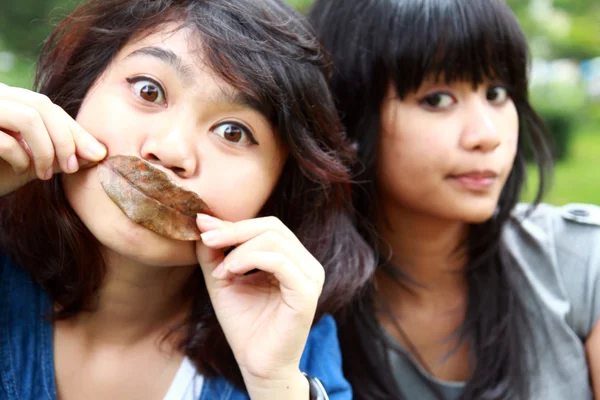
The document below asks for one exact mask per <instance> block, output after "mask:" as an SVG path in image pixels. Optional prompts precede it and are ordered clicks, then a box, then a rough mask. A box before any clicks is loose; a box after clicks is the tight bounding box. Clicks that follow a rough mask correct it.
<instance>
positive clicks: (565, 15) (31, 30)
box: [0, 0, 600, 205]
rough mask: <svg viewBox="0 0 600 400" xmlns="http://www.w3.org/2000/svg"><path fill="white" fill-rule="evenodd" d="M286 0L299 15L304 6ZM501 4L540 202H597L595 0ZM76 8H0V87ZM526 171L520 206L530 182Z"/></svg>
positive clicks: (599, 76)
mask: <svg viewBox="0 0 600 400" xmlns="http://www.w3.org/2000/svg"><path fill="white" fill-rule="evenodd" d="M287 1H288V2H289V3H291V4H292V5H294V6H295V7H297V8H298V9H299V10H301V11H305V10H306V9H307V8H308V7H309V6H310V4H311V2H312V0H287ZM507 1H508V3H509V5H510V6H511V7H512V9H513V10H514V12H515V13H516V15H517V17H518V18H519V21H520V22H521V25H522V27H523V29H524V30H525V33H526V35H527V37H528V40H529V44H530V47H531V51H532V54H533V55H534V60H533V63H532V71H531V77H532V79H531V99H532V103H533V105H534V107H536V109H537V110H538V111H539V113H540V114H541V116H542V118H543V119H544V120H545V121H546V123H547V124H548V126H549V128H550V131H551V133H552V137H553V139H554V143H555V157H556V169H555V177H554V179H553V181H552V183H551V187H550V190H549V192H548V195H547V196H546V197H545V201H547V202H549V203H553V204H557V205H562V204H566V203H569V202H586V203H594V204H600V176H598V175H599V174H600V1H598V0H507ZM78 2H79V1H78V0H19V1H2V2H0V82H2V83H5V84H8V85H13V86H20V87H24V88H30V87H31V83H32V75H33V70H34V63H35V58H36V54H37V52H38V51H39V48H40V45H41V43H42V42H43V40H44V38H45V37H46V36H47V34H48V33H49V31H50V30H51V29H52V26H53V25H55V24H56V23H57V21H59V20H60V18H61V17H62V16H64V15H65V14H66V13H68V12H69V10H71V9H72V8H73V7H74V6H75V5H76V4H77V3H78ZM531 171H532V172H531V174H530V179H529V184H528V190H526V191H525V193H524V194H523V198H524V200H529V199H531V189H533V188H534V187H535V185H536V182H537V177H536V175H535V173H534V172H533V171H534V169H533V168H531Z"/></svg>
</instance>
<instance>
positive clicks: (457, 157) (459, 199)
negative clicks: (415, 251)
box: [377, 81, 519, 223]
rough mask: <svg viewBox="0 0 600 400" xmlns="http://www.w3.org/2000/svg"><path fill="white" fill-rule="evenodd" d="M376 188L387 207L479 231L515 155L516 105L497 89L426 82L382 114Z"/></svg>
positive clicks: (391, 97) (390, 99)
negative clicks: (467, 224)
mask: <svg viewBox="0 0 600 400" xmlns="http://www.w3.org/2000/svg"><path fill="white" fill-rule="evenodd" d="M381 117H382V118H381V129H380V136H379V137H380V142H379V148H378V153H379V154H378V159H377V179H378V187H379V190H380V192H381V194H382V199H383V201H384V202H385V204H386V205H387V206H391V207H399V208H400V209H403V210H407V211H409V212H415V213H420V214H423V215H429V216H434V217H438V218H443V219H449V220H460V221H464V222H471V223H478V222H483V221H485V220H487V219H489V218H490V217H491V216H492V215H493V213H494V210H495V209H496V205H497V203H498V199H499V197H500V193H501V191H502V188H503V186H504V183H505V182H506V179H507V178H508V176H509V174H510V171H511V168H512V165H513V161H514V159H515V155H516V151H517V139H518V131H519V122H518V116H517V111H516V108H515V105H514V103H513V101H512V100H511V98H510V97H508V95H507V92H506V90H505V89H504V87H502V86H501V85H497V84H494V83H492V82H484V83H483V84H481V85H479V86H478V87H476V88H473V85H472V84H471V83H465V82H456V83H452V84H440V83H435V82H433V81H425V82H424V83H423V85H421V87H420V88H419V89H418V90H417V92H416V93H409V94H407V95H406V96H405V98H403V99H399V98H398V97H397V95H396V91H395V89H394V88H393V87H390V89H389V93H388V96H387V98H386V101H385V102H384V104H383V106H382V115H381Z"/></svg>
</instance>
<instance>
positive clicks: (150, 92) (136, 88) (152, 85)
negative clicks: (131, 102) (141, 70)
mask: <svg viewBox="0 0 600 400" xmlns="http://www.w3.org/2000/svg"><path fill="white" fill-rule="evenodd" d="M127 81H128V82H129V83H131V84H132V85H133V86H132V88H133V92H134V93H135V94H136V95H137V96H138V97H139V98H141V99H142V100H144V101H147V102H149V103H155V104H160V105H163V104H165V103H166V98H165V94H164V90H163V88H162V87H161V86H160V85H159V84H158V83H157V82H155V81H154V80H153V79H150V78H147V77H143V76H140V77H136V78H132V79H127Z"/></svg>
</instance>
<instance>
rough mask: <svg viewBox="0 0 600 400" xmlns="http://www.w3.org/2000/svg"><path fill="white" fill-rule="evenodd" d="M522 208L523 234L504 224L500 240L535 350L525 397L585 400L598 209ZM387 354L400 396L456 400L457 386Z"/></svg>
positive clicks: (599, 278) (599, 274) (599, 260)
mask: <svg viewBox="0 0 600 400" xmlns="http://www.w3.org/2000/svg"><path fill="white" fill-rule="evenodd" d="M528 208H529V207H528V206H527V205H524V204H520V205H518V206H517V208H516V209H515V212H514V216H515V218H516V219H517V220H519V221H521V226H522V228H523V229H518V228H517V224H512V223H511V224H508V225H507V227H506V229H505V231H504V240H505V243H506V244H507V246H508V248H509V249H510V251H511V253H512V254H513V256H514V257H515V259H516V261H517V263H518V265H519V267H520V270H519V271H518V272H519V274H518V275H519V278H518V279H516V280H515V281H516V282H517V284H518V285H519V292H520V293H521V294H522V295H523V297H524V300H525V302H526V307H527V309H528V310H529V312H530V313H532V314H531V321H532V322H533V323H532V324H531V325H532V328H533V329H534V332H533V340H534V343H535V347H537V348H538V349H541V351H539V350H538V351H537V352H536V354H535V356H536V357H537V358H538V362H539V364H538V365H539V376H534V377H533V381H532V383H533V384H534V386H533V394H534V395H533V397H532V400H565V399H569V400H571V399H572V400H591V399H592V398H593V395H592V391H591V387H590V384H589V378H588V367H587V362H586V356H585V349H584V341H585V339H586V338H587V336H588V334H589V333H590V331H591V329H592V327H593V326H594V323H595V322H596V319H597V318H598V316H599V314H600V207H598V206H593V205H588V204H569V205H567V206H563V207H555V206H550V205H547V204H542V205H540V206H538V207H537V209H536V210H535V211H534V212H533V213H532V214H530V215H529V216H528V217H527V218H525V211H526V210H527V209H528ZM388 354H389V357H390V361H391V363H392V371H393V374H394V377H395V379H396V382H397V383H398V386H399V388H400V389H401V391H402V393H403V394H404V395H405V396H406V398H407V399H409V400H413V399H414V400H438V399H437V398H436V397H435V395H434V394H433V393H431V390H430V389H429V388H428V386H429V385H431V384H433V385H434V386H435V387H437V388H438V389H439V391H440V393H442V394H443V395H444V399H445V400H454V399H457V398H459V397H460V395H461V392H462V390H463V388H464V383H463V382H446V381H440V380H438V379H435V378H434V377H432V376H430V375H428V374H427V372H426V371H424V370H423V369H422V368H421V367H420V366H419V365H418V364H417V363H416V362H414V361H413V360H411V359H410V358H408V357H402V356H399V355H398V354H397V353H396V352H394V351H391V350H390V351H389V353H388ZM427 381H429V382H430V383H429V385H428V384H427V383H426V382H427Z"/></svg>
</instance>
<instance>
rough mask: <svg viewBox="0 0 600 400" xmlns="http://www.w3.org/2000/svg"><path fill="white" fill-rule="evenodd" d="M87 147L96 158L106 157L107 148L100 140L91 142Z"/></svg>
mask: <svg viewBox="0 0 600 400" xmlns="http://www.w3.org/2000/svg"><path fill="white" fill-rule="evenodd" d="M87 149H88V152H89V153H90V154H91V155H92V156H94V157H96V158H101V157H104V155H105V154H106V148H105V147H104V146H102V145H101V144H100V143H98V142H91V143H90V144H89V146H88V148H87Z"/></svg>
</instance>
